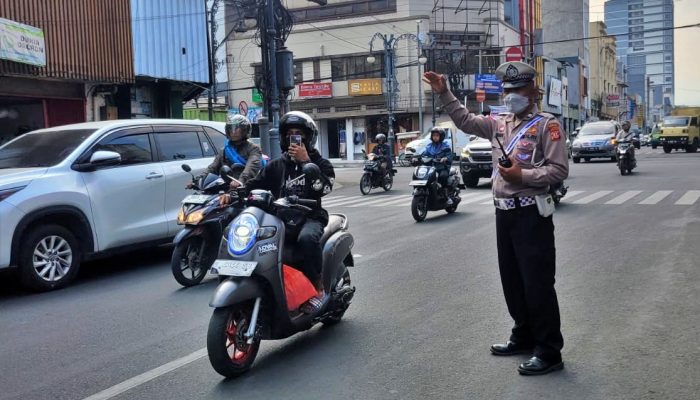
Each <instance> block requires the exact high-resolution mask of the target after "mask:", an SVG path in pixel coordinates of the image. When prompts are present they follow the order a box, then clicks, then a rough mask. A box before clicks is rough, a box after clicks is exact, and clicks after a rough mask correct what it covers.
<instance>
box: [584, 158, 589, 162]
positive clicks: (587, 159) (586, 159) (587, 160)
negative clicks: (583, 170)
mask: <svg viewBox="0 0 700 400" xmlns="http://www.w3.org/2000/svg"><path fill="white" fill-rule="evenodd" d="M583 159H584V160H585V161H586V162H591V158H590V157H584V158H583Z"/></svg>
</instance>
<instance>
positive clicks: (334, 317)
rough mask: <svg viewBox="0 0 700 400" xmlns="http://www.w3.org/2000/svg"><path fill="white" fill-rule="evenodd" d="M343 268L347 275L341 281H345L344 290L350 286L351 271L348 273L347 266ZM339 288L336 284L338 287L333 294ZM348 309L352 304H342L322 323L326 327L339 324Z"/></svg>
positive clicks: (334, 288) (322, 320)
mask: <svg viewBox="0 0 700 400" xmlns="http://www.w3.org/2000/svg"><path fill="white" fill-rule="evenodd" d="M343 268H345V273H344V274H343V277H342V278H341V279H342V280H343V285H342V287H343V288H344V287H346V286H350V271H348V269H347V267H346V266H345V265H343ZM337 286H338V285H337V284H336V286H334V287H333V292H332V293H331V294H335V293H336V292H337ZM348 307H350V303H346V304H342V305H341V306H340V308H339V309H338V310H337V311H334V312H333V313H332V314H330V315H329V316H327V317H324V318H323V319H321V323H322V324H323V325H325V326H331V325H335V324H337V323H338V322H340V320H341V319H343V315H345V311H347V309H348Z"/></svg>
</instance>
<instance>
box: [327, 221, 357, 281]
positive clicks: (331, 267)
mask: <svg viewBox="0 0 700 400" xmlns="http://www.w3.org/2000/svg"><path fill="white" fill-rule="evenodd" d="M354 244H355V240H354V239H353V237H352V235H351V234H350V233H348V232H345V231H339V232H336V233H334V234H333V235H332V236H331V237H330V238H328V241H327V242H326V244H325V245H324V246H323V271H324V276H323V285H324V286H325V287H326V289H328V288H330V285H332V284H333V283H335V282H334V281H335V279H336V278H337V277H338V276H339V275H340V274H342V273H343V272H344V271H339V269H340V266H341V264H342V262H343V260H345V258H346V257H347V256H348V254H350V250H352V246H353V245H354Z"/></svg>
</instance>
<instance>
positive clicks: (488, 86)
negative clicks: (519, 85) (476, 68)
mask: <svg viewBox="0 0 700 400" xmlns="http://www.w3.org/2000/svg"><path fill="white" fill-rule="evenodd" d="M474 79H475V81H476V82H475V84H474V87H475V88H476V90H483V91H484V92H486V93H492V94H501V92H502V91H503V89H502V88H501V81H499V80H498V79H496V75H493V74H481V75H479V74H477V75H474Z"/></svg>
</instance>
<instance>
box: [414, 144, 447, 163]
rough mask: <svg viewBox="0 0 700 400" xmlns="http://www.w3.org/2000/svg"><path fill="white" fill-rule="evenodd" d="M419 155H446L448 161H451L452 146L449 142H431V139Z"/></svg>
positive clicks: (434, 156)
mask: <svg viewBox="0 0 700 400" xmlns="http://www.w3.org/2000/svg"><path fill="white" fill-rule="evenodd" d="M421 156H425V157H433V158H442V157H447V161H448V163H450V164H451V163H452V157H453V154H452V148H451V147H450V145H449V144H447V143H445V142H441V143H438V144H435V143H433V142H432V141H431V142H430V144H428V146H426V148H425V150H424V151H423V154H421Z"/></svg>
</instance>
